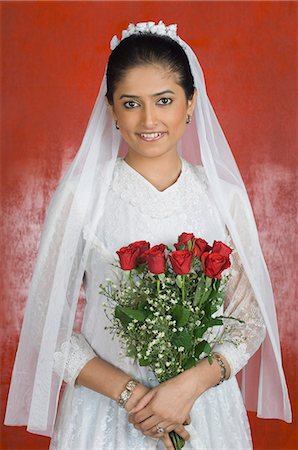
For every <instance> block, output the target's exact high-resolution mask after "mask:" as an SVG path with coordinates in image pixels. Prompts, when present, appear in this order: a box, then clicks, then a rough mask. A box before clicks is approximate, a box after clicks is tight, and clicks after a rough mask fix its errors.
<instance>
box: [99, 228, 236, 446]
mask: <svg viewBox="0 0 298 450" xmlns="http://www.w3.org/2000/svg"><path fill="white" fill-rule="evenodd" d="M174 247H175V249H174V248H173V249H171V248H169V247H167V246H166V245H165V244H159V245H155V246H153V247H150V243H149V242H147V241H137V242H133V243H131V244H129V245H128V246H126V247H122V248H120V250H118V251H117V252H116V253H117V254H118V256H119V263H118V264H120V267H119V265H116V266H117V267H119V268H120V269H122V271H123V275H124V276H123V278H122V280H121V282H120V283H119V285H118V286H117V285H115V284H114V283H113V282H112V281H111V280H107V282H106V283H105V284H101V285H100V293H101V294H103V295H105V297H106V298H107V299H108V301H109V306H108V307H109V310H110V311H111V312H112V314H108V311H107V309H106V313H107V314H108V317H109V318H110V320H111V323H112V325H111V327H110V329H111V331H112V332H113V333H114V334H116V335H117V336H118V337H120V339H121V341H122V342H123V343H124V344H125V350H126V355H127V356H129V357H131V358H133V359H135V360H137V361H138V362H139V364H140V365H141V366H149V367H150V369H151V370H152V372H153V373H154V375H155V377H156V379H157V380H158V381H159V382H160V383H161V382H163V381H166V380H168V379H170V378H172V377H174V376H176V375H178V374H179V373H181V372H183V371H184V370H186V369H189V368H191V367H194V366H195V365H196V364H197V363H198V361H199V360H200V359H202V358H203V357H206V356H207V357H208V359H209V362H210V364H211V363H212V344H214V343H215V341H214V336H213V337H212V335H213V334H214V333H212V331H214V330H215V329H214V328H213V327H216V326H221V325H222V324H223V320H224V319H233V318H232V317H225V316H222V315H219V309H220V307H221V306H222V304H223V301H224V294H225V286H226V284H227V281H228V278H229V274H227V273H224V271H225V270H226V269H228V268H229V267H230V265H231V262H230V254H231V253H232V249H231V248H230V247H228V246H227V245H226V244H224V243H223V242H220V241H214V243H213V246H212V247H211V246H210V245H209V244H208V243H207V242H206V241H205V240H204V239H201V238H197V237H195V236H194V234H193V233H182V234H181V235H180V236H179V237H178V242H177V243H175V244H174ZM226 272H227V271H226ZM106 306H107V305H106ZM170 437H171V439H172V442H173V444H174V447H175V449H181V448H182V447H183V446H184V440H183V439H182V438H181V437H180V436H179V435H178V434H176V433H175V432H171V433H170Z"/></svg>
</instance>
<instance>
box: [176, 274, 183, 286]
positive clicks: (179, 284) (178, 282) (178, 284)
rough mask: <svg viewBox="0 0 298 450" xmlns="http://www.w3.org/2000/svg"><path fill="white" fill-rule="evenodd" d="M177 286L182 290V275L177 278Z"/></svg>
mask: <svg viewBox="0 0 298 450" xmlns="http://www.w3.org/2000/svg"><path fill="white" fill-rule="evenodd" d="M176 284H177V286H178V287H179V288H180V289H181V288H182V278H181V275H177V276H176Z"/></svg>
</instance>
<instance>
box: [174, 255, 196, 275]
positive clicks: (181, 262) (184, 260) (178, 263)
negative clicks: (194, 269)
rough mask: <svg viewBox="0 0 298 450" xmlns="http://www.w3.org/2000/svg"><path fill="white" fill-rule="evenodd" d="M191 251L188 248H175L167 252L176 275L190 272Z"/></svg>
mask: <svg viewBox="0 0 298 450" xmlns="http://www.w3.org/2000/svg"><path fill="white" fill-rule="evenodd" d="M192 257H193V252H191V251H189V250H176V251H174V252H172V253H169V258H170V261H171V265H172V267H173V270H174V272H175V273H177V274H178V275H185V274H187V273H189V272H190V268H191V261H192Z"/></svg>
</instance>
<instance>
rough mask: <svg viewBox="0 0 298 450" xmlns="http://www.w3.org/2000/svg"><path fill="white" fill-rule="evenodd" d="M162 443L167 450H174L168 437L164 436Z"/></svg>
mask: <svg viewBox="0 0 298 450" xmlns="http://www.w3.org/2000/svg"><path fill="white" fill-rule="evenodd" d="M162 441H163V443H164V444H165V446H166V449H167V450H175V447H174V445H173V442H172V441H171V438H170V436H169V435H168V434H165V435H164V436H163V437H162Z"/></svg>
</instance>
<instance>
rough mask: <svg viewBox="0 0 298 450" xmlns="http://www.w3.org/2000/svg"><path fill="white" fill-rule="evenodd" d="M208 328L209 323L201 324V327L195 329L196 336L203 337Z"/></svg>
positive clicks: (197, 337)
mask: <svg viewBox="0 0 298 450" xmlns="http://www.w3.org/2000/svg"><path fill="white" fill-rule="evenodd" d="M207 328H208V326H207V325H201V326H200V327H197V328H195V331H194V336H195V338H196V339H201V337H203V334H204V333H205V331H206V330H207Z"/></svg>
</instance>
